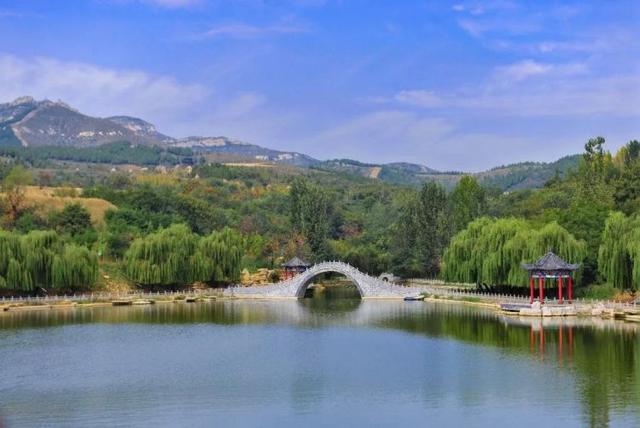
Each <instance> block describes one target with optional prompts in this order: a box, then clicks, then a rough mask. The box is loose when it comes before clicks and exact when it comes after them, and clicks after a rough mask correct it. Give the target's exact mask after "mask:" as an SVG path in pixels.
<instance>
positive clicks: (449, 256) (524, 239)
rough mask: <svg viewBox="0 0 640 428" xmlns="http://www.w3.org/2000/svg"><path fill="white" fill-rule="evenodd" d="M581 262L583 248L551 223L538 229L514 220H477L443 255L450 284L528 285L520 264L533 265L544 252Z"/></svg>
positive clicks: (456, 238)
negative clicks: (551, 252) (552, 252)
mask: <svg viewBox="0 0 640 428" xmlns="http://www.w3.org/2000/svg"><path fill="white" fill-rule="evenodd" d="M550 250H552V251H554V252H555V253H556V254H558V255H559V256H560V257H562V258H564V259H565V260H571V261H573V262H581V261H582V260H583V259H584V258H585V256H586V245H585V243H584V242H583V241H579V240H577V239H575V238H574V237H573V236H572V235H571V234H570V233H569V232H567V230H566V229H564V228H563V227H561V226H559V225H558V224H557V223H555V222H552V223H549V224H547V225H545V226H543V227H541V228H536V227H534V226H533V225H532V224H531V223H530V222H527V221H526V220H522V219H516V218H505V219H490V218H486V217H483V218H480V219H478V220H476V221H474V222H472V223H471V224H470V225H469V227H468V228H467V229H465V230H463V231H462V232H460V233H458V234H457V235H456V236H455V237H454V238H453V239H452V241H451V244H450V245H449V247H448V248H447V250H446V251H445V253H444V258H443V262H444V263H443V277H444V279H445V280H447V281H452V282H468V283H469V282H470V283H477V284H497V285H519V286H524V285H526V284H527V279H528V276H527V272H526V271H524V270H523V269H522V266H521V264H522V263H523V262H527V263H531V262H534V261H536V260H537V259H538V258H539V257H540V256H541V255H543V254H545V253H546V252H547V251H550Z"/></svg>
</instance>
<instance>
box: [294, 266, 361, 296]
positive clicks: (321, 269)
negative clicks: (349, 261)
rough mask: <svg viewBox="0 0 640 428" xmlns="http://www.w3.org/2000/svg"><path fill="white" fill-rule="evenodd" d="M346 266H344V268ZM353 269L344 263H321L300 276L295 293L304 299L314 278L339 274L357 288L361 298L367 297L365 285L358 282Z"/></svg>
mask: <svg viewBox="0 0 640 428" xmlns="http://www.w3.org/2000/svg"><path fill="white" fill-rule="evenodd" d="M342 265H344V266H342ZM349 268H351V267H350V266H349V265H346V264H343V263H321V264H319V265H315V266H313V267H311V268H310V269H307V270H306V271H304V272H303V273H301V274H299V275H298V276H297V277H295V278H294V279H297V280H298V281H297V283H298V284H297V287H296V291H295V295H296V297H298V298H302V297H304V294H305V292H306V291H307V288H308V287H309V285H310V284H311V281H313V279H314V278H316V277H317V276H318V275H321V274H323V273H339V274H341V275H344V276H345V277H346V278H347V279H348V280H349V281H351V282H352V283H353V284H354V285H355V286H356V288H357V289H358V294H360V297H361V298H362V297H365V290H364V289H363V285H362V284H361V283H360V282H358V279H357V278H356V277H355V276H354V275H353V273H352V272H350V270H351V269H353V268H351V269H349Z"/></svg>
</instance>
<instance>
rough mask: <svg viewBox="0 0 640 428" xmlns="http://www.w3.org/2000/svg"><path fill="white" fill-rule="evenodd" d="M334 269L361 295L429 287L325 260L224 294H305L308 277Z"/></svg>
mask: <svg viewBox="0 0 640 428" xmlns="http://www.w3.org/2000/svg"><path fill="white" fill-rule="evenodd" d="M326 272H335V273H339V274H342V275H344V276H346V277H347V278H348V279H349V280H351V281H352V282H353V283H354V284H355V286H356V287H357V288H358V291H359V292H360V296H362V298H375V297H377V298H401V297H404V296H409V295H415V294H418V293H420V292H423V291H428V290H427V287H405V286H402V285H398V284H394V283H392V282H388V281H383V280H381V279H378V278H375V277H373V276H370V275H367V274H366V273H363V272H361V271H359V270H358V269H356V268H355V267H353V266H351V265H349V264H347V263H343V262H324V263H319V264H317V265H314V266H312V267H310V268H309V269H307V270H306V271H304V272H302V273H301V274H299V275H297V276H294V277H293V278H291V279H287V280H285V281H280V282H278V283H275V284H271V285H258V286H251V287H231V288H228V289H226V290H225V295H228V296H232V297H255V298H278V297H290V298H300V297H304V292H305V290H306V289H307V287H308V286H309V284H311V281H312V280H313V279H314V278H315V277H316V276H318V275H320V274H322V273H326Z"/></svg>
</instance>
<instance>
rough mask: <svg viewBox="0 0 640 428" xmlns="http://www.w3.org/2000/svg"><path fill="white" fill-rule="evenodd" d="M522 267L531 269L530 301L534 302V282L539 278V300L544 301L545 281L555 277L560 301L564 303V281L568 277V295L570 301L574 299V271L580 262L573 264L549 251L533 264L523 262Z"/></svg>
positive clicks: (541, 302)
mask: <svg viewBox="0 0 640 428" xmlns="http://www.w3.org/2000/svg"><path fill="white" fill-rule="evenodd" d="M522 267H523V268H524V269H526V270H528V271H529V288H530V303H532V304H533V294H534V288H535V287H534V282H535V279H536V278H537V279H538V300H539V302H540V304H543V303H544V283H545V280H546V279H555V280H556V281H557V283H558V303H560V304H562V300H563V297H564V296H563V293H562V285H563V284H562V282H563V279H565V278H566V279H567V282H568V284H567V286H568V289H567V292H568V294H567V296H568V300H569V303H571V302H572V300H573V277H572V274H573V272H574V271H575V270H576V269H578V268H579V267H580V265H579V264H571V263H567V262H565V261H564V260H562V259H561V258H560V257H558V256H557V255H555V254H554V253H553V252H551V251H549V252H548V253H547V254H545V255H544V256H542V258H540V259H539V260H538V261H536V262H535V263H532V264H528V263H523V264H522Z"/></svg>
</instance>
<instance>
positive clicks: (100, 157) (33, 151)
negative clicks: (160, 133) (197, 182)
mask: <svg viewBox="0 0 640 428" xmlns="http://www.w3.org/2000/svg"><path fill="white" fill-rule="evenodd" d="M192 155H193V152H192V151H191V149H188V148H180V147H168V148H163V147H158V146H145V145H132V144H131V143H129V142H127V141H120V142H113V143H107V144H103V145H101V146H98V147H74V146H36V147H23V146H20V145H18V146H16V145H2V144H0V156H10V157H13V158H17V159H19V160H21V161H24V162H27V163H29V164H32V165H42V164H46V162H47V161H49V160H50V159H59V160H67V161H76V162H93V163H96V162H99V163H111V164H124V163H130V164H136V165H159V164H169V165H176V164H178V163H181V162H184V161H185V159H187V158H188V159H191V157H192Z"/></svg>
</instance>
